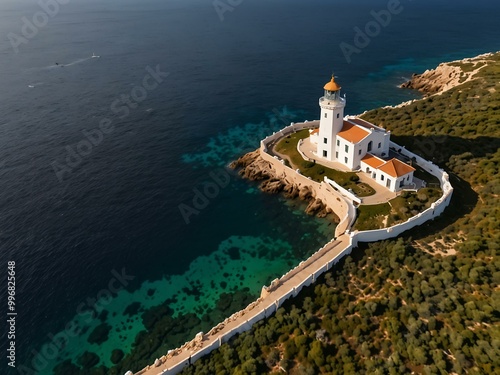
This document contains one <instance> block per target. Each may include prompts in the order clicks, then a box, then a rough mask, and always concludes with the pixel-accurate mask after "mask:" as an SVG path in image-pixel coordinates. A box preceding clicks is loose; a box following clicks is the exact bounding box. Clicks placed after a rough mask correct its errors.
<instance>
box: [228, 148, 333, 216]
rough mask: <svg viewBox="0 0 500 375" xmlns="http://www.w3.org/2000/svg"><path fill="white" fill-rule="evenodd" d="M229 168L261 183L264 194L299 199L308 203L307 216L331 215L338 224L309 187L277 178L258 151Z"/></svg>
mask: <svg viewBox="0 0 500 375" xmlns="http://www.w3.org/2000/svg"><path fill="white" fill-rule="evenodd" d="M229 167H230V168H232V169H235V170H238V173H239V175H240V176H242V177H243V178H246V179H248V180H251V181H261V182H260V185H259V188H260V190H261V191H263V192H264V193H269V194H279V193H282V194H283V196H284V197H285V198H287V199H297V198H298V199H300V200H302V201H305V202H309V203H308V205H307V207H306V210H305V212H306V213H307V214H308V215H311V216H314V215H315V216H316V217H319V218H324V217H326V216H327V215H333V217H334V219H333V221H334V222H336V223H338V222H340V219H339V218H338V216H337V215H336V214H335V213H334V212H333V211H332V209H331V208H329V207H327V206H326V205H325V204H324V203H323V201H321V199H317V198H315V197H314V196H313V190H312V188H311V187H309V186H298V185H297V184H295V183H292V182H290V181H288V180H287V179H286V178H282V177H281V176H278V175H277V173H276V171H275V170H274V169H273V167H272V165H271V163H269V162H268V161H266V160H264V159H263V158H262V157H261V156H260V151H259V149H257V150H255V151H252V152H249V153H247V154H245V155H243V156H241V157H240V158H238V159H237V160H235V161H233V162H232V163H231V164H230V165H229Z"/></svg>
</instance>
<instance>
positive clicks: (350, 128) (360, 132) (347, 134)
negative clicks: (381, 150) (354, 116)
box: [338, 121, 370, 143]
mask: <svg viewBox="0 0 500 375" xmlns="http://www.w3.org/2000/svg"><path fill="white" fill-rule="evenodd" d="M369 134H370V132H369V131H368V130H365V129H363V128H362V127H360V126H356V125H354V124H351V123H350V122H347V121H344V126H342V130H340V131H339V132H338V136H339V137H340V138H342V139H345V140H346V141H349V142H351V143H358V142H359V141H361V140H362V139H364V138H366V137H367V136H368V135H369Z"/></svg>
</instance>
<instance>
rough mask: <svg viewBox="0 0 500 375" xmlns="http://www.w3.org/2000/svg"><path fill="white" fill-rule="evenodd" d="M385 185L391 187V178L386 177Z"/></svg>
mask: <svg viewBox="0 0 500 375" xmlns="http://www.w3.org/2000/svg"><path fill="white" fill-rule="evenodd" d="M385 187H386V188H387V189H390V188H391V180H390V179H389V178H388V179H387V183H386V184H385Z"/></svg>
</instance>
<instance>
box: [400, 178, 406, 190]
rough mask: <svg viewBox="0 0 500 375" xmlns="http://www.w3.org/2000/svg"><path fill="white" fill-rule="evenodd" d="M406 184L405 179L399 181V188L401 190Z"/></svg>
mask: <svg viewBox="0 0 500 375" xmlns="http://www.w3.org/2000/svg"><path fill="white" fill-rule="evenodd" d="M404 183H405V180H404V178H403V179H402V180H401V181H399V187H400V188H401V187H403V185H404Z"/></svg>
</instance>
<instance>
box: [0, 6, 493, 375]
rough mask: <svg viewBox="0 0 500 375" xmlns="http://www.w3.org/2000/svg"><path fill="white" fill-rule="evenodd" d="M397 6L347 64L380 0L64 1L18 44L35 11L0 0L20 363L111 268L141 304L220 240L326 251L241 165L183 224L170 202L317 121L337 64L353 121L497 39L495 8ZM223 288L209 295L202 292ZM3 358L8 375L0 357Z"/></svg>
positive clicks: (319, 232) (5, 256)
mask: <svg viewBox="0 0 500 375" xmlns="http://www.w3.org/2000/svg"><path fill="white" fill-rule="evenodd" d="M400 6H401V7H402V11H401V12H400V13H399V14H397V15H393V16H392V20H391V21H390V23H389V25H388V26H387V27H385V28H383V29H382V30H381V32H380V34H379V35H377V36H374V37H373V38H371V41H370V43H369V44H368V45H367V46H366V47H365V48H363V49H362V50H361V51H360V52H359V53H355V54H353V55H352V56H351V59H352V61H351V62H350V63H348V62H347V61H346V59H345V58H344V56H343V54H342V51H341V49H340V48H339V44H340V43H341V42H346V43H350V44H353V38H354V36H355V32H354V30H353V28H354V27H356V26H359V27H361V28H363V27H364V26H365V25H366V23H367V22H369V21H371V20H372V15H371V14H370V12H371V11H372V10H373V11H380V10H381V9H384V8H387V2H386V1H369V2H368V1H361V2H356V3H355V4H353V3H352V2H351V1H344V0H339V1H326V0H312V1H307V2H306V1H298V0H291V1H290V0H287V1H284V0H272V1H269V0H252V1H250V0H246V1H243V2H242V3H241V4H240V5H238V6H237V7H235V8H234V9H233V10H232V11H231V12H227V13H225V14H224V20H223V21H221V20H220V18H219V16H218V14H217V12H216V10H215V9H214V7H213V5H212V1H209V0H183V1H180V0H175V1H160V0H148V1H138V0H125V1H124V0H120V1H114V0H91V1H88V0H85V1H83V0H72V1H70V2H68V4H65V5H60V7H59V8H60V9H59V11H58V12H57V14H56V15H54V16H53V17H50V18H49V20H48V22H47V24H46V25H45V26H43V27H40V28H39V29H38V30H37V32H36V33H35V34H36V35H34V36H32V37H30V38H27V39H26V41H27V43H23V44H20V45H19V51H18V52H16V51H15V50H14V48H13V47H12V45H11V43H10V42H9V33H15V34H17V35H22V34H21V27H22V25H23V19H22V17H27V18H28V19H30V20H31V19H32V18H33V15H34V14H35V13H36V12H39V11H40V8H39V6H38V5H37V4H36V2H35V1H17V0H16V1H10V0H7V1H6V0H1V1H0V87H1V91H0V254H1V255H0V256H1V258H0V259H1V261H0V267H1V271H0V272H1V275H6V272H5V270H6V263H7V261H8V260H14V261H16V271H17V296H16V298H17V299H16V303H17V305H16V309H17V312H18V314H19V315H18V318H17V319H18V321H17V326H16V328H17V332H16V333H17V338H16V345H17V354H18V358H17V360H18V365H20V364H29V361H30V358H31V355H30V353H31V352H32V350H39V348H40V347H41V345H42V343H43V342H45V341H46V338H47V334H50V333H53V334H56V333H57V332H59V331H60V330H61V329H62V328H63V327H64V325H65V324H66V323H67V322H70V321H71V320H72V319H73V317H74V316H75V314H76V312H77V310H78V307H79V306H80V305H81V304H82V303H84V304H87V303H88V302H86V301H87V298H93V297H95V296H96V295H97V294H98V293H99V291H101V290H103V289H105V288H107V286H108V283H109V281H110V280H111V279H112V278H113V275H112V271H113V270H118V271H120V270H122V269H123V268H125V269H126V271H127V273H128V274H130V275H133V276H134V277H135V279H134V280H132V281H131V282H130V284H129V285H128V288H129V291H130V294H127V295H123V296H122V298H123V299H124V300H129V301H132V300H134V299H137V300H141V301H142V300H143V299H144V298H143V297H141V294H140V293H142V292H141V291H142V290H144V287H145V285H146V284H147V282H151V283H154V282H157V281H159V280H162V279H164V278H165V277H167V276H169V275H170V276H172V275H179V276H178V277H179V278H178V279H176V280H177V281H176V283H180V281H179V280H182V278H183V277H187V276H185V275H188V274H189V272H190V271H189V270H190V268H189V267H190V265H191V266H192V265H193V263H192V262H193V261H195V260H196V259H198V258H199V257H200V256H207V257H210V256H211V255H213V254H215V253H216V252H217V251H223V249H224V246H226V245H225V244H226V243H227V241H233V242H234V243H236V245H235V246H241V248H242V249H243V248H247V247H251V245H249V244H251V243H259V244H260V245H259V246H268V247H269V251H277V249H287V250H286V251H289V252H290V254H291V253H293V252H294V251H295V254H296V253H297V251H298V250H303V251H304V252H305V253H307V252H311V251H314V250H316V249H317V248H319V247H320V245H321V243H322V242H324V241H325V240H326V239H327V237H328V233H329V231H328V230H327V229H325V223H324V222H322V221H319V220H317V221H315V220H312V219H310V218H306V217H304V216H303V215H301V214H300V213H299V212H297V210H295V211H294V210H293V209H291V208H290V207H289V206H287V205H286V204H285V203H284V202H282V201H279V200H278V199H276V197H268V196H265V195H262V194H260V193H258V192H257V191H255V189H254V188H252V185H250V184H248V183H246V182H245V181H242V180H240V179H238V177H237V176H235V175H230V177H229V183H228V185H227V186H226V187H224V188H221V189H220V192H219V193H217V194H215V195H216V196H215V197H214V198H213V199H210V201H209V204H208V206H207V207H206V208H203V209H201V210H199V211H200V212H199V213H198V214H197V215H193V216H191V217H190V223H189V224H187V223H186V222H185V220H184V219H183V217H182V215H181V213H180V211H179V205H180V204H182V203H184V204H187V205H191V206H192V200H193V197H194V196H195V190H194V189H195V188H198V189H203V188H204V187H205V186H206V185H205V184H206V183H207V182H209V181H210V180H211V177H210V173H211V172H214V171H219V172H220V171H221V170H224V169H223V168H224V166H225V165H226V164H227V163H228V162H230V161H231V160H233V159H234V158H236V157H237V156H239V155H241V154H242V153H243V152H245V151H248V150H251V149H255V148H257V147H258V143H259V142H258V140H259V139H260V138H261V137H262V136H264V135H265V134H267V133H269V132H272V131H274V130H277V129H279V128H281V127H283V126H284V125H285V124H288V123H289V122H290V121H300V120H304V119H309V120H312V119H315V118H317V117H318V116H317V114H318V104H317V99H318V97H319V96H321V94H322V86H323V84H324V83H325V82H326V81H328V79H329V76H330V74H331V73H332V71H334V72H335V75H337V76H338V78H337V80H338V81H339V82H340V83H341V84H342V87H343V91H344V92H345V93H346V94H347V108H346V111H347V113H349V114H356V113H360V112H361V111H363V110H366V109H370V108H373V107H376V106H380V105H387V104H397V103H399V102H401V101H405V100H409V99H412V98H415V97H417V95H416V94H415V93H412V92H410V91H404V90H399V89H397V85H398V84H399V83H401V82H403V81H404V80H406V79H407V78H408V77H410V76H411V74H412V73H414V72H419V71H422V70H425V69H427V68H432V67H433V66H435V65H437V64H438V63H439V62H441V61H446V60H452V59H458V58H463V57H469V56H474V55H477V54H479V53H484V52H489V51H496V50H499V49H500V42H499V38H498V37H499V36H500V35H499V34H500V33H499V31H500V30H499V28H498V23H497V21H498V16H499V15H500V12H499V11H500V5H499V4H497V3H495V2H493V1H484V0H478V1H476V2H474V3H471V2H469V1H467V2H466V1H455V2H453V3H451V2H447V1H444V0H441V1H435V0H433V1H431V0H419V1H416V0H414V1H402V2H401V5H400ZM11 38H12V34H11ZM93 53H95V54H96V55H99V56H100V57H99V58H91V55H92V54H93ZM56 63H57V64H56ZM157 66H159V70H161V71H162V72H166V73H168V76H166V77H164V78H163V81H162V82H161V83H160V84H159V85H158V87H156V88H155V89H152V90H150V91H147V93H146V98H145V99H144V101H142V102H141V103H139V104H138V105H137V107H136V108H132V109H130V111H129V112H130V113H129V114H128V115H127V116H124V117H123V118H120V115H119V114H118V115H117V114H116V113H114V112H113V110H112V109H111V105H112V103H113V102H115V101H117V100H120V98H121V96H122V95H130V94H131V93H132V94H133V93H136V94H137V93H140V91H137V90H138V89H137V86H140V85H141V84H142V82H143V79H144V77H145V76H146V75H147V74H149V73H148V70H147V67H151V68H152V69H156V67H157ZM31 86H32V87H31ZM134 90H135V91H134ZM120 105H123V104H120ZM122 112H123V111H122ZM122 112H120V113H122ZM103 119H109V120H110V121H111V122H112V126H114V130H113V131H111V132H110V133H109V134H104V136H103V138H102V140H101V142H100V143H99V144H98V145H97V146H95V147H93V148H92V150H91V151H90V152H89V154H88V155H86V156H84V157H83V158H82V161H81V162H80V163H79V164H78V165H77V166H75V167H74V168H70V169H71V172H65V173H64V174H63V181H60V180H59V179H58V177H57V176H56V174H55V172H54V170H53V163H54V162H55V161H57V162H58V163H60V164H59V165H62V164H63V163H65V159H66V157H67V155H68V151H67V149H66V147H67V146H69V147H70V148H73V149H75V148H76V147H77V145H78V144H79V143H81V141H82V140H85V136H84V135H83V133H82V131H91V130H92V129H96V128H98V127H99V123H100V121H102V120H103ZM82 147H83V146H82ZM220 168H222V169H220ZM301 223H303V224H301ZM299 224H300V225H304V226H305V228H307V233H308V234H309V236H306V237H304V236H303V235H302V233H301V232H300V230H298V229H297V226H298V225H299ZM307 225H308V226H307ZM301 228H302V227H301ZM315 228H318V229H315ZM330 232H331V230H330ZM235 238H236V239H235ZM273 241H278V242H276V243H275V242H273ZM264 244H265V245H264ZM283 254H288V255H286V257H284V258H283V259H292V258H293V259H292V261H291V262H292V263H293V262H295V264H296V262H298V261H299V260H300V256H296V257H295V258H294V257H292V255H289V253H287V252H285V251H284V253H283ZM278 258H279V257H278ZM204 259H205V258H204ZM279 259H280V258H279ZM259 261H261V260H259V259H256V260H255V264H254V265H255V268H254V269H253V271H252V272H254V273H255V269H263V271H262V272H263V273H264V275H262V277H263V278H264V279H266V277H267V279H268V280H270V279H271V278H272V277H274V276H276V275H275V273H276V274H280V272H282V271H285V270H286V269H287V267H289V265H288V264H286V262H282V264H283V268H282V269H277V268H276V269H275V268H273V267H274V266H272V267H270V268H269V269H270V271H269V274H268V275H265V269H266V265H265V264H264V263H262V264H260V263H258V262H259ZM275 263H276V264H275V266H276V267H278V265H279V264H281V263H278V262H275ZM273 264H274V263H273ZM233 266H234V264H233ZM219 271H220V270H217V269H214V272H215V273H217V272H219ZM248 273H250V271H248ZM247 276H248V282H249V283H250V282H251V280H250V279H251V276H250V274H249V275H247ZM2 280H3V281H2V286H1V288H0V291H1V295H2V299H1V301H2V308H1V311H2V312H4V311H5V305H6V303H5V301H6V289H5V285H6V276H2ZM254 281H255V285H257V281H259V282H260V281H261V280H260V279H259V280H254ZM255 285H254V286H255ZM259 285H260V284H259ZM173 287H174V286H172V288H173ZM134 291H136V292H135V294H131V293H133V292H134ZM220 292H221V290H220V289H218V288H215V290H214V288H211V287H207V290H206V293H205V297H206V298H207V300H208V299H209V298H212V297H213V296H214V295H215V296H216V295H218V294H219V293H220ZM255 292H256V293H257V292H258V290H257V289H256V290H255ZM166 293H167V292H166ZM167 294H168V293H167ZM214 298H215V297H214ZM117 300H118V299H117ZM117 303H118V302H117ZM151 303H152V302H151ZM191 307H192V306H191V305H189V304H187V305H186V306H184V307H182V306H180V307H179V308H180V309H182V308H184V310H186V311H189V309H190V308H191ZM3 314H4V313H3ZM2 327H3V328H2V331H1V334H0V339H1V346H0V347H1V348H2V350H3V349H4V348H5V344H6V342H7V339H6V337H5V334H6V330H5V328H4V325H2ZM124 345H125V344H124ZM125 346H126V345H125ZM0 368H1V370H0V373H2V374H3V373H6V372H4V368H5V369H6V370H5V371H7V373H9V374H10V373H16V372H14V371H10V369H9V368H8V367H7V365H6V360H5V359H2V362H1V363H0ZM8 371H10V372H8ZM40 373H44V372H40ZM45 373H46V372H45Z"/></svg>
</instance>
